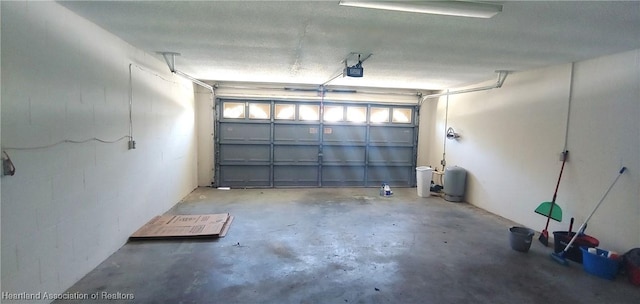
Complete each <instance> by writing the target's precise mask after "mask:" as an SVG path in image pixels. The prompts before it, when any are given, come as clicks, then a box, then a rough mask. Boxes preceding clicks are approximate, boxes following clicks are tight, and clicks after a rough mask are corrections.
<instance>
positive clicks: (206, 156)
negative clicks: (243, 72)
mask: <svg viewBox="0 0 640 304" xmlns="http://www.w3.org/2000/svg"><path fill="white" fill-rule="evenodd" d="M214 100H215V96H212V94H211V91H210V90H209V89H206V88H203V87H200V86H197V87H196V96H195V103H196V130H197V131H196V132H197V136H198V186H200V187H211V182H212V181H213V174H214V172H213V166H214V159H213V153H214V151H213V134H214V128H213V123H214V120H213V106H214V105H213V101H214Z"/></svg>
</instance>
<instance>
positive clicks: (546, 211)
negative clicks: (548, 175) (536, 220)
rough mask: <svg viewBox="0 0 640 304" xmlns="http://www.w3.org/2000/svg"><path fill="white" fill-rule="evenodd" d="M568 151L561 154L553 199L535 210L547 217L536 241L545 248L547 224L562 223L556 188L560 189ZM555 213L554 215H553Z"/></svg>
mask: <svg viewBox="0 0 640 304" xmlns="http://www.w3.org/2000/svg"><path fill="white" fill-rule="evenodd" d="M568 155H569V151H566V150H565V151H564V152H562V167H560V176H558V183H556V190H555V191H554V192H553V199H552V200H551V202H544V203H542V204H540V206H538V208H536V210H535V212H536V213H538V214H542V215H544V216H546V217H547V225H546V226H544V230H542V232H541V233H540V237H538V240H539V241H540V243H542V244H543V245H545V246H548V245H549V231H547V229H549V222H550V221H551V219H554V220H556V221H558V222H561V221H562V209H560V206H558V205H556V197H557V196H558V187H560V180H561V179H562V171H564V164H565V163H566V162H567V156H568ZM554 211H555V213H554Z"/></svg>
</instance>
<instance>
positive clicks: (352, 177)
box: [322, 166, 365, 187]
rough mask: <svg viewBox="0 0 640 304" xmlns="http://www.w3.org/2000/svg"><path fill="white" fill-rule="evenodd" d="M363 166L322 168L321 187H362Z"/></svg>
mask: <svg viewBox="0 0 640 304" xmlns="http://www.w3.org/2000/svg"><path fill="white" fill-rule="evenodd" d="M364 177H365V176H364V166H323V167H322V185H323V186H329V187H361V186H364Z"/></svg>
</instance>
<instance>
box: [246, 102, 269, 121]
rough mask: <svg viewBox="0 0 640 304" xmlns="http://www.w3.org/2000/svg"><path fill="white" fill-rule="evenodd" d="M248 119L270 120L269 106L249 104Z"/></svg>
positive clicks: (266, 104)
mask: <svg viewBox="0 0 640 304" xmlns="http://www.w3.org/2000/svg"><path fill="white" fill-rule="evenodd" d="M249 118H250V119H270V118H271V105H270V104H268V103H251V104H249Z"/></svg>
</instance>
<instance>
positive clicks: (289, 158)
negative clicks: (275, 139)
mask: <svg viewBox="0 0 640 304" xmlns="http://www.w3.org/2000/svg"><path fill="white" fill-rule="evenodd" d="M273 149H274V150H273V161H274V162H275V163H282V162H287V163H316V164H317V163H318V146H275V147H274V148H273Z"/></svg>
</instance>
